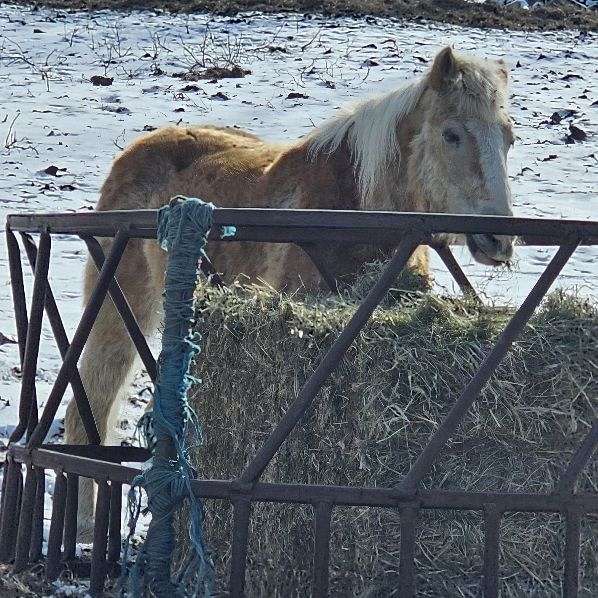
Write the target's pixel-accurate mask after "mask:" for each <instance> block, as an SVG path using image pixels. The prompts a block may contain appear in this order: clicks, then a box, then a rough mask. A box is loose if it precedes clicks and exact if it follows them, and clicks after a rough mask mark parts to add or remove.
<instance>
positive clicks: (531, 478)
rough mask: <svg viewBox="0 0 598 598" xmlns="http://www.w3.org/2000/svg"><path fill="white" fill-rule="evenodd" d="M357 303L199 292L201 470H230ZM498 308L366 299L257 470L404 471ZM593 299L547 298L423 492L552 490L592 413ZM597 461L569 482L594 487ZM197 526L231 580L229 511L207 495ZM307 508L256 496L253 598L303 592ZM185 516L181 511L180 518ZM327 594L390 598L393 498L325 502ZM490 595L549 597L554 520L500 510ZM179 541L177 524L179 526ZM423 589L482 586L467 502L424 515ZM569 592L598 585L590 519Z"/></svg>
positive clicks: (394, 571)
mask: <svg viewBox="0 0 598 598" xmlns="http://www.w3.org/2000/svg"><path fill="white" fill-rule="evenodd" d="M354 309H355V303H354V302H352V301H351V300H349V299H339V298H336V299H327V300H326V299H319V300H318V299H314V300H309V301H300V300H296V299H294V298H292V297H288V296H284V295H280V294H278V293H275V292H273V291H270V290H267V289H263V288H258V287H248V288H240V287H238V288H236V289H235V290H234V291H233V292H230V291H228V292H222V291H210V292H209V293H206V294H204V296H203V299H202V300H201V301H200V302H199V310H200V313H201V316H202V321H201V322H200V323H199V324H198V329H199V330H200V331H201V333H202V335H203V341H202V345H203V348H204V349H203V353H202V354H201V356H200V359H199V360H198V363H197V366H196V367H197V369H196V372H195V373H196V375H197V376H198V377H199V378H201V379H202V381H203V382H202V384H201V385H198V386H196V387H195V389H194V395H193V397H192V403H193V407H194V408H195V410H196V411H197V413H198V416H199V419H200V421H201V422H202V424H203V428H204V431H205V439H204V444H203V446H201V447H197V448H195V449H194V451H193V454H194V458H195V462H196V465H197V467H198V469H199V470H200V471H201V475H202V477H207V478H221V479H222V478H224V479H230V478H234V477H236V476H237V475H238V474H239V472H240V471H241V469H242V468H243V466H244V464H245V463H246V462H247V461H248V460H249V459H250V458H251V457H252V456H253V455H254V454H255V452H256V450H257V449H258V448H259V447H260V445H261V444H262V442H263V440H264V439H265V438H266V436H267V434H268V433H269V432H270V431H271V430H272V429H273V427H274V426H275V424H276V423H277V422H278V421H279V420H280V418H281V416H282V414H283V412H284V411H285V409H286V408H287V406H288V405H289V403H290V402H291V401H292V400H293V398H294V397H295V395H296V392H297V390H298V389H299V388H300V386H301V385H302V383H303V382H304V380H305V379H306V378H307V377H308V375H309V374H310V373H311V371H312V369H313V367H314V364H315V363H316V362H317V360H318V358H319V357H320V356H321V355H322V354H323V352H324V351H325V350H326V349H327V348H328V347H329V346H330V344H331V343H332V341H333V340H334V338H335V337H336V335H337V334H338V331H339V330H340V329H341V328H342V326H344V325H345V324H346V322H347V321H348V319H349V318H350V316H351V314H352V313H353V311H354ZM509 316H510V314H509V313H508V312H506V311H504V310H502V311H501V310H496V309H488V308H479V307H476V306H475V305H472V304H470V303H468V302H466V301H462V300H448V299H443V298H440V297H437V296H434V295H432V294H421V293H416V294H415V295H410V296H409V297H408V298H407V299H404V298H403V300H402V301H399V302H395V303H394V305H393V304H387V305H385V307H384V308H381V309H378V310H377V311H376V312H375V314H374V317H373V319H372V320H371V322H370V323H369V324H368V325H367V327H366V328H365V330H364V332H363V333H362V335H361V336H360V337H359V339H358V340H357V341H356V342H355V343H354V345H353V346H352V347H351V349H350V350H349V352H348V354H347V355H346V357H345V359H344V360H343V361H342V364H341V366H340V367H339V369H338V370H337V371H336V372H335V373H334V374H333V375H332V376H331V378H330V379H329V380H328V381H327V383H326V385H325V387H324V388H323V389H322V391H321V392H320V394H319V396H318V398H317V399H316V402H315V405H314V407H313V408H312V409H311V411H310V412H309V414H308V415H307V416H306V417H305V418H304V419H303V421H302V422H301V423H300V425H299V426H298V427H297V429H296V430H295V431H294V432H293V433H292V435H291V437H290V438H289V439H288V440H287V441H286V442H285V443H284V445H283V446H282V447H281V449H280V451H279V453H278V455H277V456H276V457H275V459H274V460H273V462H272V463H271V465H270V467H269V468H268V469H267V471H266V473H265V475H264V477H263V481H272V482H274V481H279V482H296V483H322V484H340V485H352V486H360V485H373V486H391V485H393V484H396V483H397V482H398V481H399V480H400V479H401V477H402V476H403V475H404V474H405V473H406V472H407V470H408V468H409V466H410V464H411V463H413V461H414V459H415V458H416V456H417V455H418V454H419V452H420V451H421V450H422V448H423V447H424V446H425V444H426V442H427V440H428V438H429V436H430V434H431V433H432V432H433V431H434V430H435V429H436V427H437V426H438V423H439V422H440V421H441V420H442V418H443V416H444V414H446V412H447V411H448V409H449V408H450V406H451V405H452V404H453V402H454V400H455V398H456V397H457V395H458V393H459V391H460V390H461V389H462V388H463V386H464V384H465V383H466V382H467V381H468V380H469V379H470V378H471V376H472V374H473V373H474V372H475V370H476V368H477V367H478V365H479V364H480V362H481V360H482V358H483V356H484V355H485V354H486V353H487V351H488V349H489V347H490V346H491V344H492V342H493V341H494V340H495V338H496V336H497V334H498V333H499V332H500V331H501V330H502V328H503V327H504V325H505V323H506V321H507V320H508V318H509ZM597 341H598V310H597V308H596V306H595V305H593V304H589V303H587V302H584V301H582V300H580V299H578V298H576V297H574V296H570V295H567V294H563V293H560V292H557V293H554V294H552V295H551V296H550V297H549V298H548V299H547V300H546V301H545V303H544V305H543V307H542V308H541V310H540V311H539V313H538V314H537V315H535V317H534V318H533V319H532V321H531V322H530V324H529V325H528V326H527V328H526V330H525V332H524V333H523V335H522V337H521V339H520V340H519V341H518V342H517V343H516V344H515V346H514V347H513V349H512V351H511V352H510V353H509V355H508V356H507V357H506V359H505V360H504V361H503V363H502V365H501V366H500V368H499V370H498V373H497V374H496V375H495V376H494V377H493V378H492V380H491V381H490V382H489V383H488V384H487V386H486V387H485V389H484V391H483V392H482V395H481V397H480V399H479V400H478V402H477V403H476V404H475V406H474V407H473V408H472V410H471V412H470V413H469V415H468V416H467V418H466V420H465V421H464V423H463V425H462V426H461V428H460V429H459V432H458V434H457V435H456V436H455V437H454V438H453V439H452V440H451V441H450V443H449V445H448V447H447V450H446V451H444V453H443V454H442V457H441V458H440V459H439V461H438V463H437V464H436V466H435V467H434V469H433V470H432V472H431V474H430V475H429V476H428V477H427V478H426V480H425V487H427V488H432V487H434V488H443V489H468V490H476V491H497V492H520V491H535V492H549V491H550V490H551V488H552V486H553V484H554V482H555V480H556V479H557V477H558V475H559V472H560V469H561V468H562V467H563V465H564V464H565V463H566V462H567V460H568V459H569V457H570V455H571V453H572V451H573V450H574V449H575V448H576V446H577V445H578V444H579V443H580V441H581V440H582V438H583V436H584V434H586V433H587V432H588V430H589V424H590V422H591V420H592V418H593V417H596V410H597V403H596V397H597V396H598V342H597ZM597 485H598V466H597V464H596V462H593V463H592V464H591V465H590V467H588V468H587V470H586V471H585V472H584V473H583V475H582V476H581V478H580V484H579V488H580V490H584V491H591V492H596V490H597ZM206 507H207V515H206V518H207V521H206V537H207V538H208V542H209V544H210V546H211V548H212V549H213V550H214V553H215V557H216V563H217V567H218V576H219V578H220V580H221V581H220V585H219V589H220V590H222V589H223V588H224V587H225V586H226V579H227V571H228V558H229V556H230V542H229V540H230V525H231V521H230V517H231V509H230V506H229V505H228V504H227V503H226V502H225V501H208V502H207V505H206ZM312 517H313V516H312V510H311V508H310V507H306V506H299V507H297V506H289V505H286V506H285V505H271V504H256V505H255V506H254V508H253V512H252V520H251V535H250V538H251V541H250V546H249V557H248V575H247V592H248V596H260V597H261V596H268V597H270V596H281V597H282V596H284V597H289V596H305V595H307V594H308V593H309V579H310V569H311V556H312V541H313V540H312V525H313V523H312V521H313V519H312ZM180 524H181V525H182V526H184V525H185V522H184V521H182V522H180ZM332 530H333V532H332V544H331V551H332V554H331V580H330V593H331V596H339V597H340V596H358V595H359V596H368V597H374V596H392V595H394V593H395V592H396V590H397V588H398V587H399V585H400V579H399V573H398V571H399V547H400V528H399V517H398V514H397V512H396V511H394V510H393V509H369V508H336V509H335V511H334V516H333V521H332ZM501 531H502V543H501V552H500V573H501V592H502V593H501V595H503V596H543V597H544V596H560V592H561V590H560V583H561V578H562V573H563V551H564V522H563V520H562V518H561V517H560V516H559V515H550V514H548V515H547V514H543V515H535V514H508V515H506V516H505V517H504V519H503V522H502V530H501ZM180 534H181V537H185V532H184V531H182V529H181V531H180ZM417 540H418V545H419V548H418V549H417V551H416V565H417V569H418V579H417V587H418V596H478V595H479V580H480V575H481V563H482V556H483V525H482V518H481V515H480V514H479V513H460V512H440V511H423V512H422V515H421V519H420V522H419V524H418V528H417ZM581 559H582V578H581V588H582V591H581V593H580V595H582V596H596V595H598V517H596V516H588V517H586V518H584V519H583V523H582V549H581Z"/></svg>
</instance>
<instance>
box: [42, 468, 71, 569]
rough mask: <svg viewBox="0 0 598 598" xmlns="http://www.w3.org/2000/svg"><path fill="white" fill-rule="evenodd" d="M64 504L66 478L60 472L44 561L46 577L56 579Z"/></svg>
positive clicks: (55, 486) (58, 567) (62, 529)
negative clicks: (46, 556) (46, 555)
mask: <svg viewBox="0 0 598 598" xmlns="http://www.w3.org/2000/svg"><path fill="white" fill-rule="evenodd" d="M65 503H66V477H65V476H64V473H63V472H62V470H58V471H57V472H56V480H55V481H54V496H53V497H52V520H51V521H50V532H49V534H48V558H47V560H46V577H47V578H48V579H49V580H53V579H56V578H57V577H58V573H59V572H60V549H61V547H62V534H63V531H64V511H65Z"/></svg>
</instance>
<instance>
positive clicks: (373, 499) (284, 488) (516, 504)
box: [9, 445, 598, 513]
mask: <svg viewBox="0 0 598 598" xmlns="http://www.w3.org/2000/svg"><path fill="white" fill-rule="evenodd" d="M9 455H10V458H11V459H15V460H17V461H22V460H25V459H26V458H28V457H27V449H26V448H25V447H23V446H18V445H13V446H12V447H10V449H9ZM30 458H31V461H32V463H34V464H35V465H38V466H40V467H45V468H46V469H54V468H58V467H60V468H64V470H65V471H68V472H72V473H76V474H78V475H82V476H86V477H96V478H97V477H105V478H109V479H110V480H112V481H118V482H122V483H123V484H130V483H131V480H132V479H133V478H134V477H135V476H137V475H138V474H139V472H140V470H139V468H136V467H131V466H128V465H120V464H118V463H110V462H107V461H102V460H99V459H90V458H87V457H81V456H78V455H69V454H68V453H60V452H57V451H53V450H47V449H34V450H33V451H31V457H30ZM191 487H192V488H193V491H194V492H195V494H196V495H197V496H199V497H201V498H207V499H211V498H217V499H228V500H230V499H231V498H232V499H234V498H235V497H238V495H239V484H238V482H237V481H236V480H192V481H191ZM243 495H244V496H246V497H247V498H248V499H250V500H251V501H255V502H276V503H295V504H306V503H310V504H316V503H318V502H321V501H325V502H330V503H332V504H333V505H344V506H363V507H365V506H370V507H395V508H400V507H401V506H403V505H405V504H406V503H409V502H412V501H413V496H412V494H411V493H408V492H405V493H401V492H398V491H397V489H396V488H381V487H359V488H355V487H352V486H332V485H327V486H324V485H314V484H308V485H303V484H267V483H257V484H255V485H253V486H252V487H250V488H247V489H246V490H244V491H243ZM417 500H418V502H419V504H420V507H421V508H423V509H455V510H474V511H476V510H478V511H480V510H483V509H484V506H485V505H486V504H487V503H496V504H497V505H499V506H500V508H501V509H502V511H503V512H507V511H517V512H528V513H533V512H546V513H561V512H562V511H563V509H565V508H568V507H576V508H578V509H579V510H580V511H582V512H584V513H598V495H597V494H590V493H577V494H572V495H565V496H562V495H555V494H537V493H534V494H531V493H525V492H504V493H500V492H467V491H455V490H436V489H432V490H420V491H419V492H418V494H417Z"/></svg>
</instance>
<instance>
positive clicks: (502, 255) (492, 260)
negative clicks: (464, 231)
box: [466, 235, 515, 266]
mask: <svg viewBox="0 0 598 598" xmlns="http://www.w3.org/2000/svg"><path fill="white" fill-rule="evenodd" d="M466 240H467V247H468V248H469V251H470V252H471V255H472V256H473V259H475V260H476V262H479V263H480V264H484V265H486V266H502V265H504V264H508V263H509V261H510V260H511V258H512V257H513V246H514V244H515V237H511V236H508V235H467V236H466Z"/></svg>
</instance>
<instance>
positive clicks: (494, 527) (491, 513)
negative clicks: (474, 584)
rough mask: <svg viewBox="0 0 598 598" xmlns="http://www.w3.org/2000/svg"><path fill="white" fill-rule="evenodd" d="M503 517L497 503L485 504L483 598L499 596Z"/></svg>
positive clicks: (496, 597)
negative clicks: (500, 545)
mask: <svg viewBox="0 0 598 598" xmlns="http://www.w3.org/2000/svg"><path fill="white" fill-rule="evenodd" d="M501 517H502V513H501V512H500V509H499V508H498V507H497V505H495V504H493V503H489V504H487V505H485V506H484V568H483V572H482V588H483V589H482V596H483V598H498V582H499V577H498V564H499V563H498V559H499V544H500V520H501Z"/></svg>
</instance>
